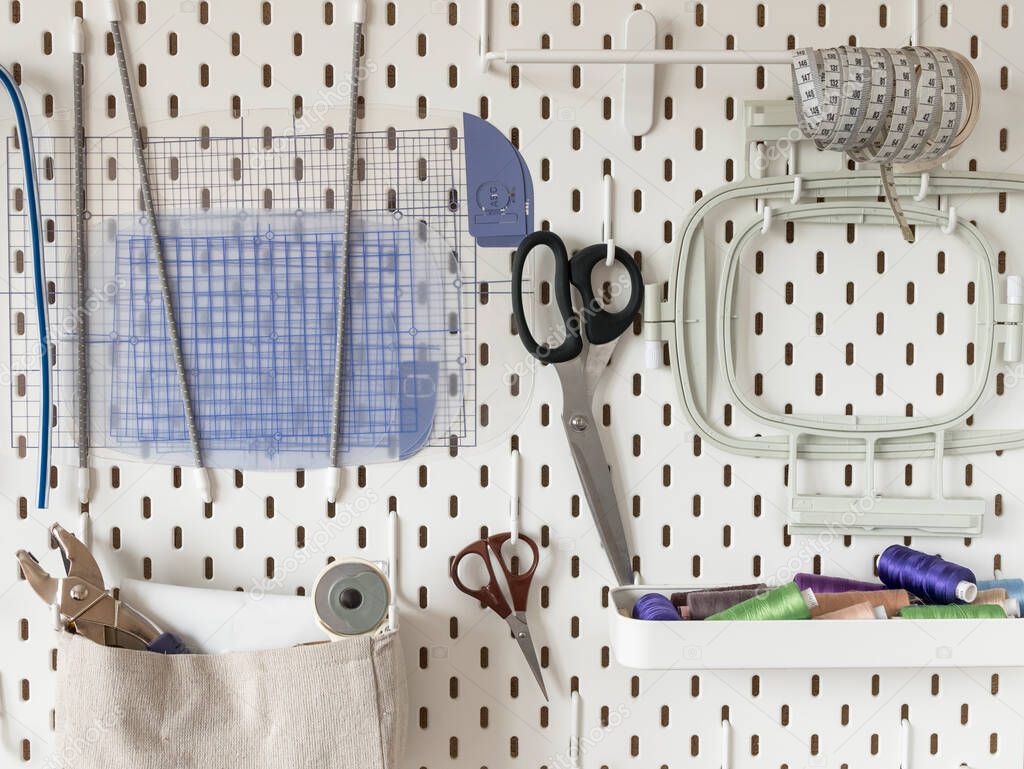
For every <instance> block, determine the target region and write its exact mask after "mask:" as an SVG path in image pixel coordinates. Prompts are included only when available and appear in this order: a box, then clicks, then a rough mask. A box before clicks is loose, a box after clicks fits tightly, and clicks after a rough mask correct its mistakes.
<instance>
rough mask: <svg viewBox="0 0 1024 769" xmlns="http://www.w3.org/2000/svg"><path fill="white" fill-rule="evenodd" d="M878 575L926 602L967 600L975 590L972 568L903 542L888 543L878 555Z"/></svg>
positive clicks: (886, 582)
mask: <svg viewBox="0 0 1024 769" xmlns="http://www.w3.org/2000/svg"><path fill="white" fill-rule="evenodd" d="M878 577H879V579H881V580H882V583H883V584H884V585H885V586H886V587H889V588H903V589H904V590H907V591H909V592H910V593H912V594H914V595H916V596H917V597H918V598H921V599H923V600H925V601H927V602H928V603H970V602H971V601H973V600H974V597H975V596H976V595H977V594H978V586H977V584H975V583H976V582H977V579H976V578H975V576H974V572H973V571H971V570H970V569H968V568H967V567H966V566H960V565H958V564H955V563H950V562H949V561H944V560H943V559H942V558H940V557H939V556H937V555H929V554H928V553H922V552H921V551H919V550H914V549H912V548H909V547H904V546H903V545H889V547H887V548H886V549H885V550H884V551H883V552H882V554H881V555H880V556H879V557H878Z"/></svg>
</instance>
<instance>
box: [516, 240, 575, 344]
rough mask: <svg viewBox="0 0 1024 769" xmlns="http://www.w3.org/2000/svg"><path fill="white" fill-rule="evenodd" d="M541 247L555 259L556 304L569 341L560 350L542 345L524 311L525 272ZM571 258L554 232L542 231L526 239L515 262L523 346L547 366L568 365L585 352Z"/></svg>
mask: <svg viewBox="0 0 1024 769" xmlns="http://www.w3.org/2000/svg"><path fill="white" fill-rule="evenodd" d="M537 246H547V247H548V248H550V249H551V252H552V253H553V254H554V257H555V282H554V286H553V289H554V292H555V301H556V302H557V304H558V312H559V313H560V314H561V316H562V323H563V324H564V326H565V339H563V340H562V343H561V344H559V345H558V346H557V347H551V346H549V345H546V344H539V343H538V342H537V340H536V339H535V338H534V336H533V332H532V331H531V330H530V324H529V322H528V321H527V320H526V312H525V311H524V309H523V269H524V268H525V267H526V259H527V257H529V255H530V252H531V251H533V249H534V248H536V247H537ZM570 286H571V282H570V275H569V255H568V254H567V253H566V250H565V244H564V243H563V242H562V239H561V238H560V237H558V236H557V235H556V234H555V233H553V232H547V231H545V230H539V231H537V232H533V233H531V234H529V235H527V236H526V237H525V238H523V240H522V242H521V243H520V244H519V248H517V249H516V253H515V257H514V258H513V259H512V312H513V313H514V314H515V318H516V328H517V330H518V332H519V338H520V340H521V341H522V343H523V347H525V348H526V351H527V352H528V353H530V355H532V356H533V357H534V358H536V359H537V360H539V361H542V362H545V363H565V362H566V361H570V360H572V359H573V358H575V357H576V356H578V355H579V354H580V353H581V352H583V339H582V338H581V337H580V319H579V316H577V315H576V312H575V310H573V307H572V295H571V293H570V290H569V289H570Z"/></svg>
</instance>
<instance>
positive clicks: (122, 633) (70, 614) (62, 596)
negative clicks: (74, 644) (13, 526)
mask: <svg viewBox="0 0 1024 769" xmlns="http://www.w3.org/2000/svg"><path fill="white" fill-rule="evenodd" d="M50 537H51V540H52V541H53V543H54V544H55V545H56V546H57V549H58V550H59V551H60V556H61V559H62V560H63V561H64V570H65V571H66V572H67V576H66V577H53V576H51V575H50V574H49V573H48V572H47V571H46V570H45V569H44V568H43V567H42V566H40V565H39V561H37V560H36V558H35V556H34V555H32V553H30V552H28V551H27V550H19V551H18V552H17V553H16V554H15V556H16V557H17V559H18V563H20V564H21V570H22V572H23V573H24V575H25V579H26V580H27V581H28V583H29V585H31V586H32V589H33V590H35V591H36V593H37V594H38V595H39V597H40V598H42V599H43V600H44V601H45V602H46V603H47V604H49V605H51V606H54V605H55V606H57V608H58V610H59V611H60V616H61V620H62V621H63V622H64V625H65V627H66V628H67V629H68V631H70V632H72V633H76V634H78V635H80V636H83V637H85V638H88V639H89V640H90V641H94V642H95V643H98V644H102V645H103V646H116V647H119V648H123V649H137V650H145V651H152V652H158V653H160V654H187V653H188V648H187V647H186V646H185V645H184V644H183V643H182V642H181V641H180V640H179V639H178V638H177V636H175V635H173V634H171V633H165V632H163V631H162V630H161V629H160V628H159V627H157V625H156V624H155V623H153V622H152V621H151V620H150V619H149V618H147V617H145V616H143V615H142V614H141V613H140V612H138V611H136V610H135V609H133V608H132V607H131V606H129V605H128V604H126V603H125V602H124V601H119V600H118V599H116V598H114V596H112V595H111V594H110V593H109V592H108V591H107V590H106V588H105V587H104V586H103V574H102V573H101V572H100V567H99V564H97V563H96V559H95V558H93V556H92V553H90V552H89V548H87V547H86V546H85V544H84V543H83V542H82V541H81V540H80V539H79V538H78V537H76V536H75V535H74V534H72V533H71V532H70V531H68V530H67V529H65V528H64V527H62V526H60V525H59V524H56V523H55V524H53V526H51V527H50Z"/></svg>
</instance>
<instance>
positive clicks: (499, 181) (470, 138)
mask: <svg viewBox="0 0 1024 769" xmlns="http://www.w3.org/2000/svg"><path fill="white" fill-rule="evenodd" d="M462 123H463V130H464V136H465V142H466V197H467V207H468V210H469V233H470V234H471V235H472V236H473V237H474V238H476V242H477V244H478V245H480V246H485V247H492V246H518V245H519V241H521V240H522V239H523V238H524V237H526V236H527V235H529V234H530V233H531V232H533V180H532V179H531V178H530V171H529V169H527V167H526V162H525V161H524V160H523V156H522V155H520V154H519V150H517V149H516V148H515V147H513V146H512V143H511V142H510V141H509V140H508V139H506V138H505V135H504V134H503V133H502V132H501V131H499V130H498V129H497V128H495V127H494V126H493V125H491V124H490V123H488V122H487V121H486V120H482V119H480V118H478V117H477V116H476V115H470V114H469V113H468V112H466V113H463V119H462Z"/></svg>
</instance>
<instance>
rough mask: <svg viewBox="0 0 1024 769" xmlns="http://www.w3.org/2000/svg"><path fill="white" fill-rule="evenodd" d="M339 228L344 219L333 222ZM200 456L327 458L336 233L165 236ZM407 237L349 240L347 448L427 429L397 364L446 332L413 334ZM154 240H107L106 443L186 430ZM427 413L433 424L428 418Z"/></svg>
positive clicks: (160, 441)
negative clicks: (112, 273)
mask: <svg viewBox="0 0 1024 769" xmlns="http://www.w3.org/2000/svg"><path fill="white" fill-rule="evenodd" d="M339 222H340V218H339ZM161 239H162V241H163V243H164V253H165V257H166V259H167V268H168V274H169V277H170V280H171V285H172V286H173V291H174V296H175V306H176V309H177V312H178V317H179V318H181V319H182V322H181V324H180V325H181V335H182V344H183V348H184V352H185V358H186V366H187V369H188V372H189V382H190V385H191V387H192V393H193V400H194V403H195V404H196V418H197V421H198V423H199V426H200V435H201V438H202V441H203V446H204V448H206V449H208V450H213V449H238V448H240V447H246V448H247V449H249V450H255V451H259V452H262V453H266V454H268V455H274V454H276V453H278V452H279V451H295V450H310V451H317V452H324V451H326V446H327V440H328V437H329V433H330V410H331V408H330V404H331V391H332V388H333V382H334V347H335V318H336V316H335V312H336V307H337V291H336V288H337V282H338V281H337V270H336V267H337V265H338V263H339V260H338V257H339V248H340V233H339V232H331V231H324V230H323V229H320V228H318V229H317V230H315V231H312V232H309V231H305V232H302V233H280V232H275V231H274V230H273V229H271V228H269V227H268V228H266V229H263V231H262V232H260V233H259V234H252V235H237V236H194V235H189V236H183V237H178V236H172V237H162V238H161ZM411 241H412V237H411V233H410V232H409V230H408V228H404V229H402V228H395V229H390V230H385V229H374V230H369V231H357V230H354V231H353V237H352V239H351V241H350V247H349V272H350V276H351V277H350V281H351V283H350V285H352V286H354V287H357V288H356V290H355V291H354V292H353V294H351V295H350V296H349V297H348V300H347V301H346V335H345V343H346V351H345V360H346V366H345V369H344V371H345V377H344V393H345V398H344V414H343V425H344V429H343V431H342V434H343V440H344V444H343V449H344V450H346V451H348V450H351V449H352V448H354V447H356V446H359V447H363V446H379V445H382V443H383V442H385V441H388V440H389V439H393V438H394V436H395V433H397V432H406V433H408V432H413V433H418V432H421V431H422V427H421V420H422V419H423V417H424V415H423V414H421V413H419V412H420V408H421V403H422V400H421V399H419V398H401V397H400V396H401V393H400V392H399V388H400V386H401V380H400V378H399V377H398V376H397V374H398V372H399V369H400V364H406V365H407V366H410V365H411V366H412V367H413V370H412V373H413V375H415V366H416V358H417V356H416V348H417V346H420V345H422V344H424V343H426V340H427V339H428V338H429V335H431V334H437V333H447V329H432V328H417V327H416V317H415V308H414V304H413V302H412V296H413V289H414V286H413V271H412V261H413V260H412V242H411ZM152 245H153V244H152V240H151V239H150V238H148V237H146V236H143V235H139V234H134V233H128V234H119V235H118V237H117V239H116V254H117V255H116V265H117V281H118V285H120V286H122V287H123V288H122V290H121V291H120V292H119V295H118V300H117V304H116V305H115V332H114V340H113V348H114V365H113V371H114V381H113V388H112V407H113V414H112V422H111V432H112V435H113V436H114V437H115V438H117V439H118V440H122V441H126V442H128V443H131V444H134V443H138V442H142V443H153V444H156V445H157V446H161V445H166V444H175V443H179V444H182V445H183V444H184V443H185V441H187V438H188V433H187V429H186V425H185V415H184V409H183V408H182V404H181V398H180V394H179V391H178V385H177V379H176V373H175V368H174V360H173V357H172V353H171V348H170V341H169V338H168V334H167V324H166V317H165V315H164V312H163V309H162V302H161V296H160V286H159V282H158V280H157V277H156V271H155V269H154V261H153V249H152ZM428 416H429V415H428Z"/></svg>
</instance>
